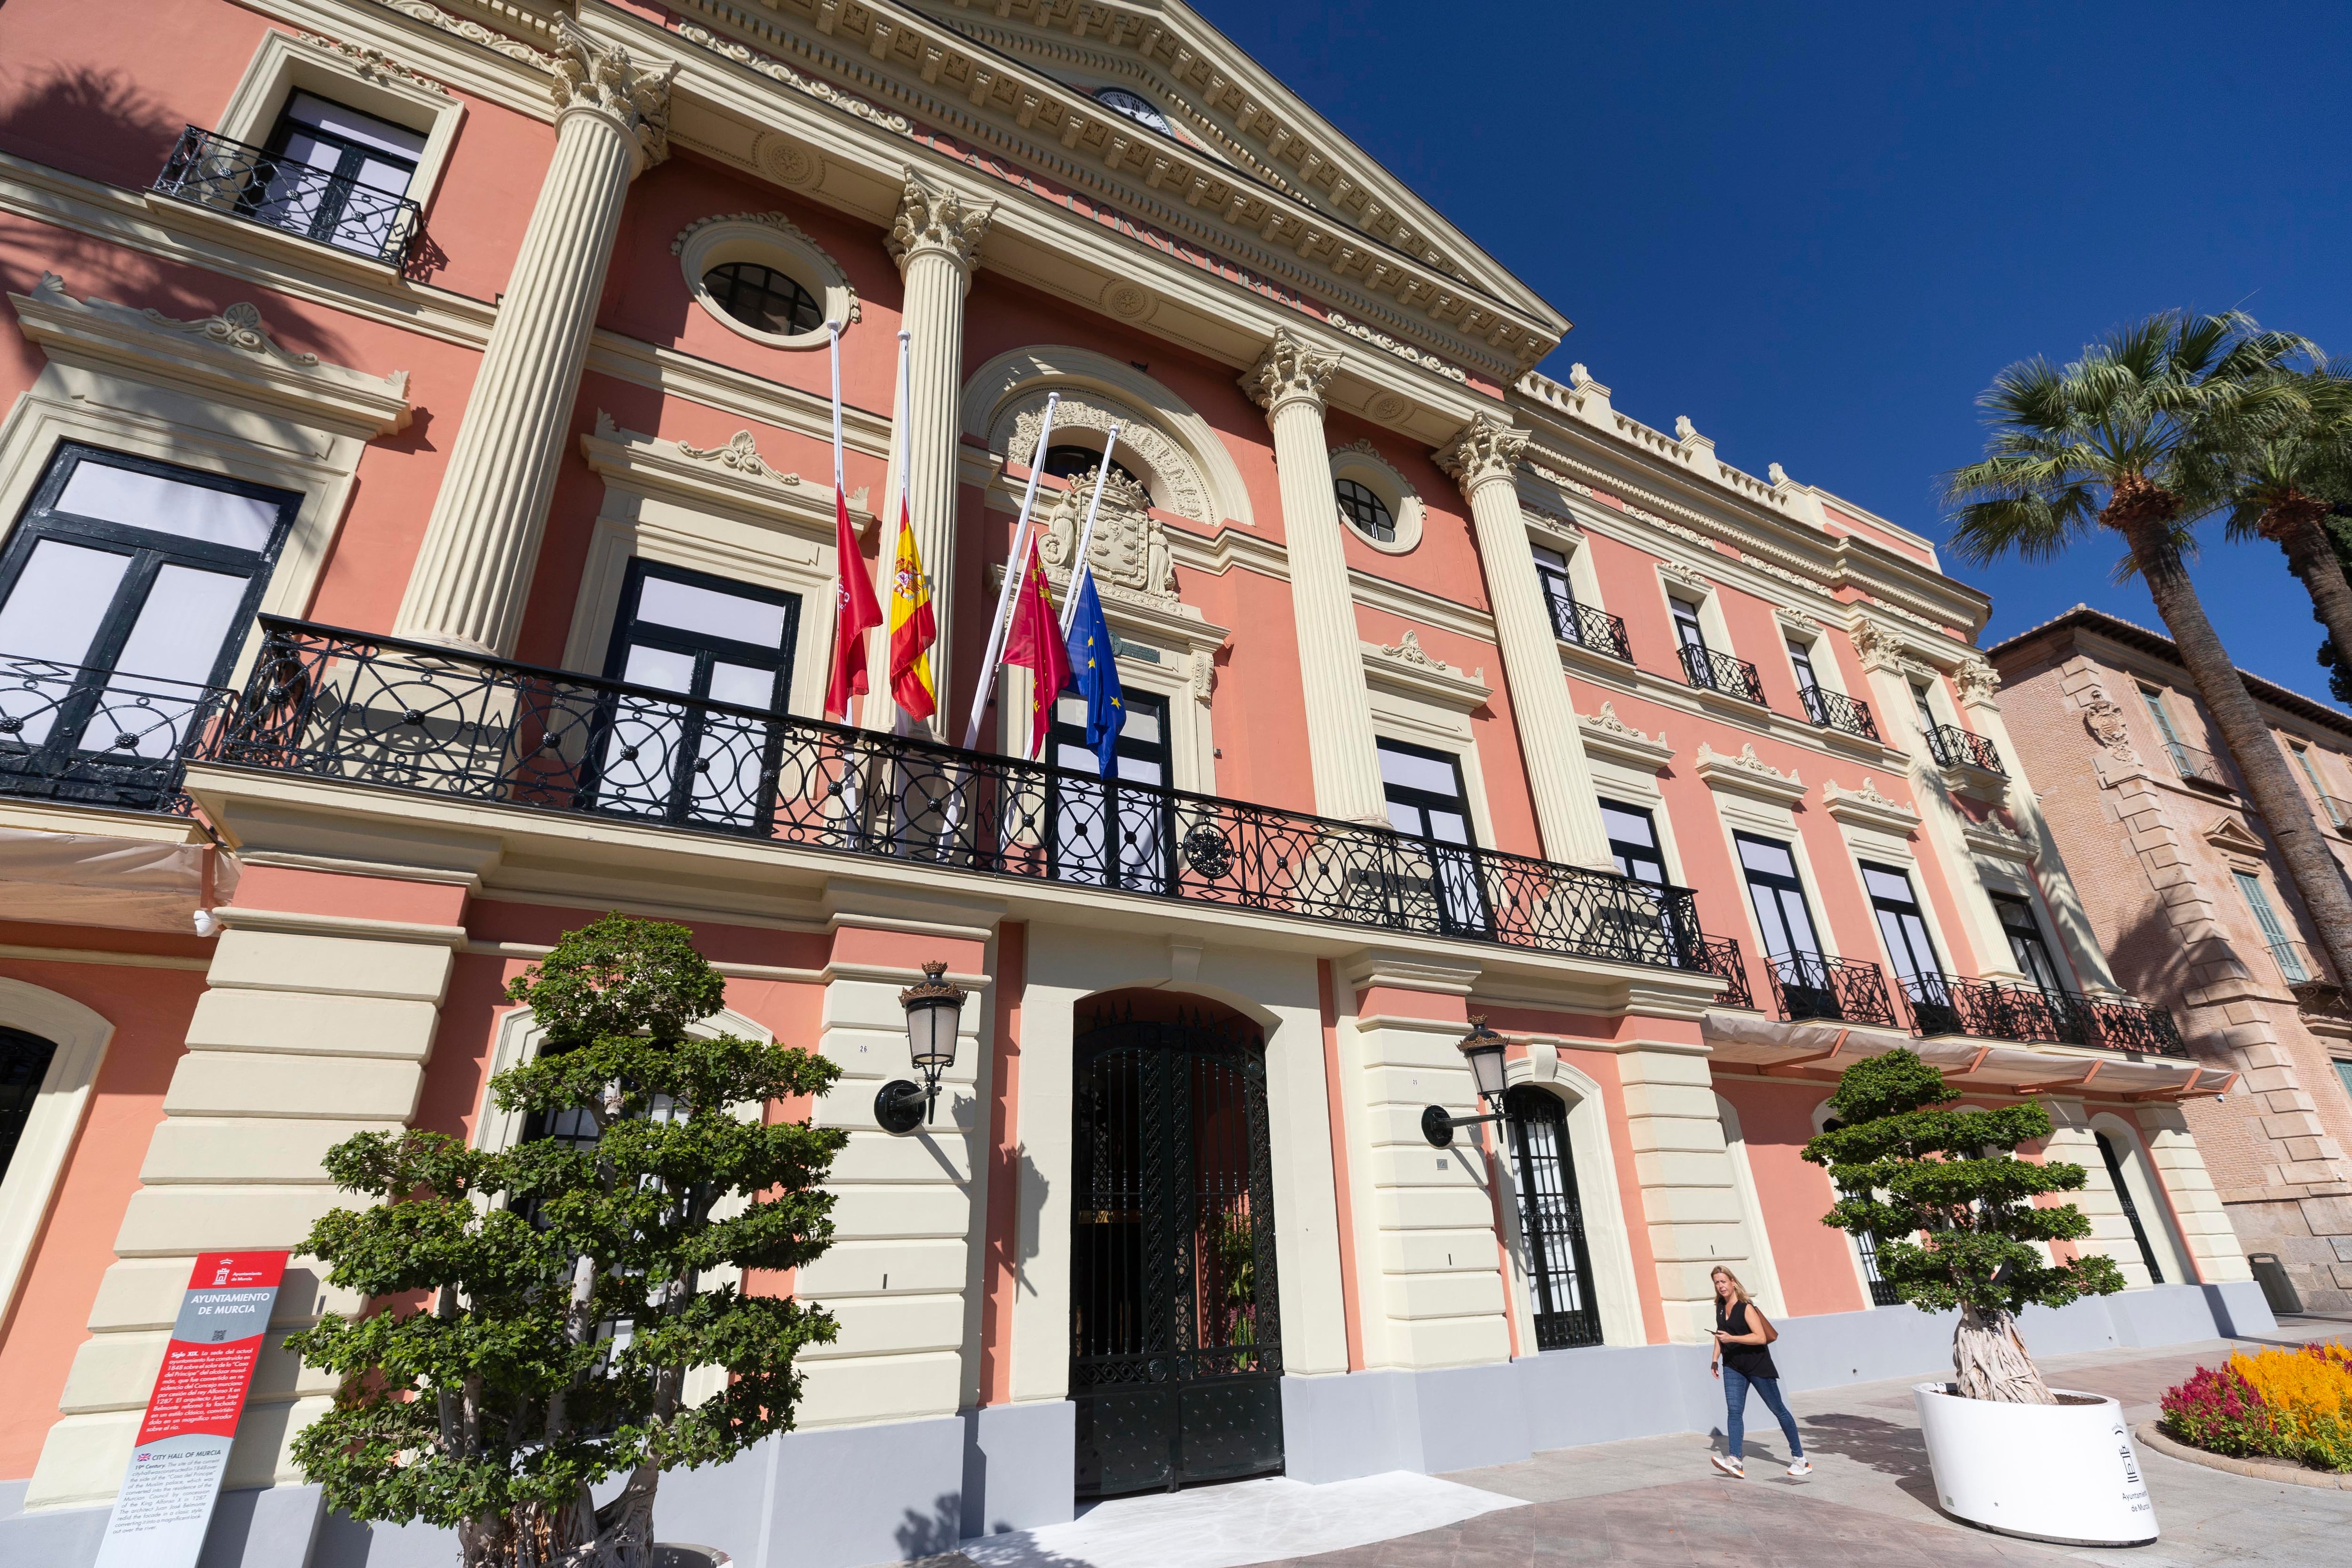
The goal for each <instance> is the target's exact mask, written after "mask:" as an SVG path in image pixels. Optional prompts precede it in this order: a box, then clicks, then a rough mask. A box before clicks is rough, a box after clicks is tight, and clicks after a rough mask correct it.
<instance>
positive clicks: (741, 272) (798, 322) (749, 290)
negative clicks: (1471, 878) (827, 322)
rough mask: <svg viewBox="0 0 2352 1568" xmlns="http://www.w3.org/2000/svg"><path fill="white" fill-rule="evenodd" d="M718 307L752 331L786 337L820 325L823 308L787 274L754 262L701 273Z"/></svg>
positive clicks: (732, 264)
mask: <svg viewBox="0 0 2352 1568" xmlns="http://www.w3.org/2000/svg"><path fill="white" fill-rule="evenodd" d="M702 286H703V287H704V288H706V289H709V290H710V297H711V299H712V300H716V301H717V302H718V305H719V309H720V310H724V311H726V312H727V313H728V314H729V315H730V316H732V317H734V318H735V319H736V320H737V321H740V322H742V323H743V324H744V325H745V326H747V327H750V328H751V330H752V331H760V332H773V333H775V334H776V335H777V336H779V337H789V336H791V335H792V334H793V333H795V332H813V331H816V330H817V328H819V327H821V326H823V325H824V306H823V305H821V304H819V303H818V302H817V298H816V296H815V295H814V294H812V293H810V292H809V291H808V290H807V289H803V288H802V287H801V285H800V282H799V280H798V279H794V278H793V277H792V276H791V275H790V274H789V273H784V272H779V271H777V270H776V269H775V268H772V267H763V266H761V264H760V263H759V262H756V261H729V262H724V263H722V264H720V265H719V266H717V267H714V268H711V269H710V270H709V271H708V272H706V273H704V274H703V275H702Z"/></svg>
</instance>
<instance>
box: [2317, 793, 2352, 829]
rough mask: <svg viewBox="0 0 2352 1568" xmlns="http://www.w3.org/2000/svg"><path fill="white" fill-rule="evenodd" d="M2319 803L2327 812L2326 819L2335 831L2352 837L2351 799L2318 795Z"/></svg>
mask: <svg viewBox="0 0 2352 1568" xmlns="http://www.w3.org/2000/svg"><path fill="white" fill-rule="evenodd" d="M2319 805H2320V809H2321V810H2323V811H2325V812H2326V813H2327V820H2328V821H2329V822H2331V823H2333V824H2334V825H2335V827H2336V832H2338V833H2341V834H2342V835H2344V837H2347V838H2352V800H2338V799H2336V797H2335V796H2334V795H2321V796H2320V797H2319Z"/></svg>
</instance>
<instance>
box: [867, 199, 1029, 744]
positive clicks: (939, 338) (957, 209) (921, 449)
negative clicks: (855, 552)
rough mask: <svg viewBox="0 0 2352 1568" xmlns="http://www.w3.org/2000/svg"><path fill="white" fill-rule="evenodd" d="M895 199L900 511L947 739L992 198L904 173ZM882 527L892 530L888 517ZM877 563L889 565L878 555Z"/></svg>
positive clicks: (939, 730) (938, 716)
mask: <svg viewBox="0 0 2352 1568" xmlns="http://www.w3.org/2000/svg"><path fill="white" fill-rule="evenodd" d="M906 174H907V188H906V190H905V191H904V192H903V193H902V194H901V195H900V196H899V198H898V221H897V222H896V223H894V224H892V225H891V226H890V239H889V245H890V254H891V255H892V256H894V257H896V258H898V271H899V274H900V276H901V277H903V278H904V279H906V304H905V306H904V310H905V318H906V325H907V331H908V334H909V336H908V344H907V415H906V417H907V429H906V432H905V440H904V441H903V442H902V443H901V449H902V451H903V452H904V454H905V456H904V458H902V460H903V461H904V462H905V463H906V465H907V514H908V520H909V521H911V522H912V523H913V525H914V529H915V544H916V546H917V548H919V550H920V551H921V552H922V553H923V569H924V570H925V571H926V572H928V573H929V574H930V578H931V618H932V620H933V622H934V624H936V625H937V626H938V627H939V637H938V639H937V640H936V641H934V642H933V643H932V645H931V687H932V689H933V690H935V691H937V692H938V693H939V694H940V702H939V711H938V712H937V713H935V714H933V715H932V717H931V720H930V731H931V733H932V735H933V736H934V737H935V738H939V739H945V738H947V733H948V731H947V721H948V716H949V715H950V713H951V712H956V711H961V710H960V709H958V707H957V705H956V703H955V701H954V700H953V699H952V698H951V697H950V695H949V694H950V692H951V691H953V690H954V686H953V684H952V681H951V675H952V670H951V668H950V650H952V649H953V648H954V647H955V641H954V638H953V637H952V636H951V635H950V633H951V629H952V627H953V625H954V620H955V594H954V592H953V586H954V584H955V581H956V576H955V541H956V527H955V510H956V449H957V447H958V446H959V444H960V426H959V416H958V410H959V407H960V405H961V402H962V394H963V300H964V295H965V293H966V292H967V291H968V290H969V289H970V288H971V269H972V267H973V266H974V264H976V263H977V262H978V261H979V259H980V242H981V240H982V238H983V237H986V236H987V234H988V225H989V220H990V219H992V218H993V217H994V216H996V205H995V204H994V203H993V202H976V201H973V200H971V199H970V198H969V197H967V196H964V195H961V193H959V192H956V191H954V190H950V189H948V188H946V187H943V186H934V185H931V184H927V183H926V182H925V181H924V180H923V178H922V177H921V176H919V175H918V174H916V173H915V171H914V170H912V169H908V171H907V172H906ZM1018 456H1019V457H1020V458H1021V460H1022V461H1023V462H1027V461H1028V460H1029V459H1030V458H1031V457H1032V456H1034V454H1032V453H1028V452H1023V453H1020V454H1018ZM887 526H889V527H892V528H896V527H897V526H898V520H897V519H895V518H893V519H890V520H889V521H888V524H887ZM885 559H886V560H887V559H888V557H887V556H886V557H885Z"/></svg>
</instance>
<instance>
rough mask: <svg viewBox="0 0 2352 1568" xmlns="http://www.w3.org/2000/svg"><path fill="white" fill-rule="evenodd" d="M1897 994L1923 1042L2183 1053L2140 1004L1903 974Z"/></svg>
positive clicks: (2164, 1021) (2168, 1021) (2152, 1011)
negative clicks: (1953, 1039) (1949, 1039)
mask: <svg viewBox="0 0 2352 1568" xmlns="http://www.w3.org/2000/svg"><path fill="white" fill-rule="evenodd" d="M1899 989H1900V990H1901V991H1902V993H1903V1000H1904V1003H1905V1005H1906V1008H1907V1010H1908V1011H1909V1013H1910V1015H1911V1032H1912V1033H1913V1034H1915V1035H1917V1036H1920V1037H1923V1038H1934V1037H1939V1036H1948V1035H1964V1036H1968V1037H1970V1038H1974V1039H1980V1040H2015V1041H2018V1042H2019V1043H2021V1044H2023V1045H2055V1046H2084V1047H2094V1048H2096V1049H2101V1050H2112V1051H2129V1052H2134V1053H2139V1054H2147V1055H2154V1056H2167V1057H2184V1056H2187V1055H2188V1054H2189V1047H2187V1046H2186V1045H2185V1044H2183V1043H2182V1041H2181V1038H2180V1030H2179V1026H2177V1025H2176V1024H2175V1023H2174V1022H2173V1019H2172V1015H2171V1014H2170V1013H2168V1012H2167V1011H2166V1010H2165V1009H2163V1008H2161V1007H2152V1006H2149V1005H2147V1004H2146V1003H2142V1002H2107V1001H2101V1000H2099V999H2098V998H2095V997H2091V996H2085V995H2084V994H2081V993H2080V992H2074V991H2044V990H2042V989H2041V988H2039V987H2038V986H2032V985H2008V984H2000V983H1999V982H1996V981H1990V980H1969V979H1964V978H1963V977H1961V976H1959V975H1957V974H1914V975H1906V976H1905V977H1904V978H1903V980H1902V981H1901V984H1900V986H1899Z"/></svg>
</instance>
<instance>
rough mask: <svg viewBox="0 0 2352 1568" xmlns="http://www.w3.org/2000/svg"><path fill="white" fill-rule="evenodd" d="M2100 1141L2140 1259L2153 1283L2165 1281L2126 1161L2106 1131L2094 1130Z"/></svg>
mask: <svg viewBox="0 0 2352 1568" xmlns="http://www.w3.org/2000/svg"><path fill="white" fill-rule="evenodd" d="M2093 1136H2094V1137H2095V1138H2097V1139H2098V1141H2099V1158H2100V1159H2101V1160H2103V1161H2105V1163H2106V1167H2107V1180H2108V1181H2109V1182H2110V1183H2112V1184H2114V1185H2115V1189H2116V1202H2117V1203H2119V1204H2121V1205H2123V1208H2124V1218H2125V1219H2126V1220H2128V1221H2130V1222H2131V1233H2132V1239H2133V1240H2134V1241H2136V1242H2137V1243H2139V1260H2140V1261H2141V1262H2142V1263H2145V1264H2147V1277H2148V1279H2149V1282H2150V1283H2152V1284H2157V1285H2161V1284H2163V1283H2164V1266H2163V1265H2162V1264H2160V1263H2158V1261H2157V1260H2156V1248H2155V1247H2150V1246H2149V1245H2148V1241H2147V1226H2146V1225H2145V1224H2143V1223H2141V1220H2140V1217H2139V1205H2138V1204H2137V1203H2135V1202H2133V1201H2132V1190H2131V1184H2130V1183H2129V1182H2127V1181H2126V1180H2124V1163H2123V1160H2122V1158H2121V1157H2120V1156H2118V1155H2117V1154H2116V1146H2115V1143H2114V1142H2113V1141H2112V1140H2110V1139H2109V1138H2108V1137H2107V1135H2106V1134H2105V1133H2104V1132H2094V1133H2093Z"/></svg>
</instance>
